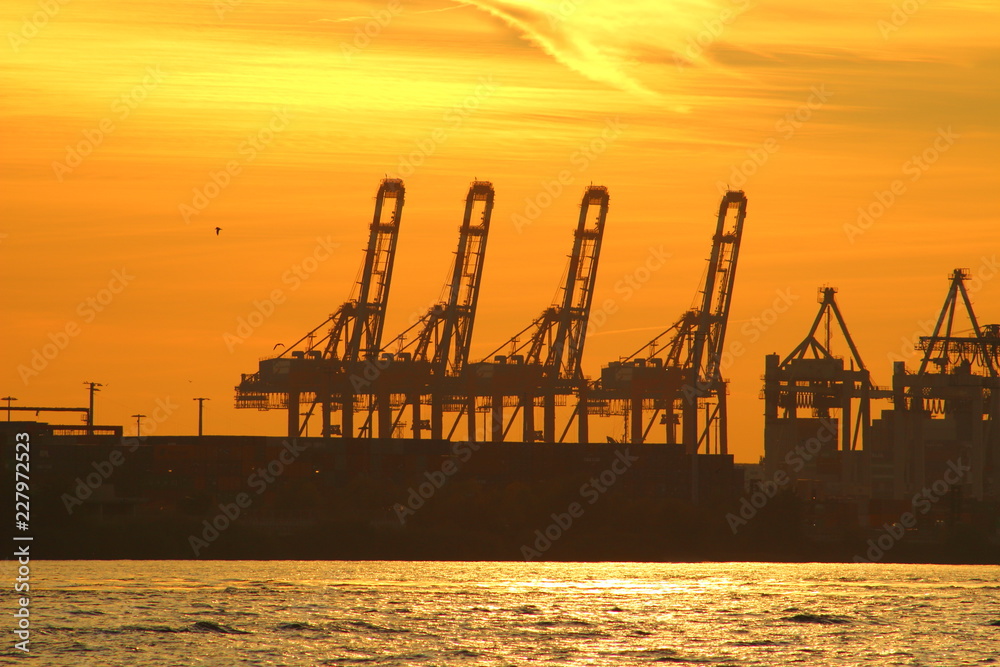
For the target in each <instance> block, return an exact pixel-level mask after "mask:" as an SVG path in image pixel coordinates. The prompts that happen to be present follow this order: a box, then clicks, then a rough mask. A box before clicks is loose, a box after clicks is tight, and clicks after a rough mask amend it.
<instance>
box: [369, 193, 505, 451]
mask: <svg viewBox="0 0 1000 667" xmlns="http://www.w3.org/2000/svg"><path fill="white" fill-rule="evenodd" d="M493 198H494V192H493V185H492V184H491V183H489V182H488V181H474V182H473V183H472V185H471V186H470V187H469V193H468V195H467V196H466V198H465V215H464V217H463V219H462V226H461V228H460V229H459V235H458V249H457V250H456V251H455V261H454V264H453V266H452V271H451V278H450V280H449V282H448V284H447V286H446V287H445V292H444V294H443V297H444V298H443V299H442V300H441V301H440V302H439V303H436V304H434V305H433V306H431V308H430V309H429V310H428V311H427V312H426V313H425V314H424V315H423V316H422V317H421V318H420V319H419V320H418V321H417V322H415V323H414V324H413V325H411V326H410V327H409V328H408V329H406V330H405V331H403V332H402V333H401V334H399V335H398V336H396V337H395V338H394V339H393V340H391V341H390V342H389V343H387V344H386V346H385V348H384V349H383V350H382V358H381V359H380V360H379V367H380V371H381V372H380V373H379V376H378V378H377V379H376V380H375V381H374V382H373V385H374V393H375V396H376V402H377V409H378V415H379V435H380V436H381V437H389V436H390V435H391V434H392V433H394V432H395V430H396V427H397V426H398V425H399V424H400V419H401V418H402V416H403V413H404V412H405V409H406V407H407V406H408V407H409V409H410V411H411V415H412V420H413V424H412V430H413V437H414V438H420V437H421V432H422V431H423V430H425V429H427V428H429V430H430V432H431V437H432V438H436V439H440V438H442V437H443V435H444V413H445V412H446V411H454V406H456V405H458V406H459V407H458V409H459V410H462V409H467V408H468V407H469V406H468V400H467V399H465V398H464V397H463V393H464V392H463V389H462V387H461V386H460V385H461V382H460V378H461V377H462V374H463V373H464V371H465V367H466V364H467V363H468V360H469V348H470V345H471V344H472V331H473V326H474V324H475V318H476V307H477V305H478V302H479V287H480V284H481V283H482V276H483V265H484V261H485V258H486V244H487V240H488V238H489V230H490V218H491V216H492V214H493ZM394 396H400V397H402V398H401V401H398V402H397V401H394V398H393V397H394ZM425 397H429V401H430V406H431V418H430V420H429V421H427V420H425V419H422V418H421V404H422V403H423V402H424V401H425ZM394 407H399V408H400V409H399V410H398V411H397V412H396V414H395V416H393V414H392V409H393V408H394ZM468 412H469V414H473V415H474V410H468ZM366 427H368V428H370V424H369V425H366Z"/></svg>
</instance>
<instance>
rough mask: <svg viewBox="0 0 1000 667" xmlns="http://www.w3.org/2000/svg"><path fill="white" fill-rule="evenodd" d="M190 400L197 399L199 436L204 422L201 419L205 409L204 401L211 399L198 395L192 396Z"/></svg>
mask: <svg viewBox="0 0 1000 667" xmlns="http://www.w3.org/2000/svg"><path fill="white" fill-rule="evenodd" d="M191 400H192V401H198V435H199V436H200V435H202V425H203V424H204V422H203V421H202V417H203V413H204V411H205V401H210V400H212V399H210V398H202V397H198V398H192V399H191Z"/></svg>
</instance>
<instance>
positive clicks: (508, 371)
mask: <svg viewBox="0 0 1000 667" xmlns="http://www.w3.org/2000/svg"><path fill="white" fill-rule="evenodd" d="M608 202H609V197H608V189H607V188H606V187H604V186H600V185H592V186H590V187H588V188H587V189H586V191H584V194H583V199H582V201H581V203H580V218H579V221H578V223H577V227H576V230H575V231H574V233H573V251H572V253H571V254H570V256H569V267H568V270H567V272H566V281H565V283H564V284H563V287H562V298H561V300H560V301H559V302H558V303H556V304H553V305H552V306H550V307H548V308H546V309H545V310H544V311H543V312H542V314H541V315H540V316H539V317H537V318H536V319H535V320H534V321H533V322H532V323H531V324H530V325H528V326H527V327H525V328H524V329H522V330H521V331H519V332H518V333H517V334H515V335H514V336H513V337H512V338H511V339H510V340H508V341H507V342H506V343H504V344H503V345H501V346H500V347H498V348H497V349H496V350H494V351H493V352H492V353H491V354H490V355H488V356H487V360H489V359H492V360H493V362H492V363H491V362H489V361H484V362H483V363H481V364H478V365H477V366H478V368H477V373H478V374H479V375H480V379H481V380H482V379H484V378H485V379H488V381H487V382H486V384H489V385H491V386H490V387H489V392H487V395H489V396H490V401H491V404H492V410H493V432H492V439H493V440H494V441H500V440H502V439H503V437H504V435H505V434H506V432H507V431H508V430H509V428H510V425H508V426H507V427H506V428H504V427H503V419H504V418H503V398H504V396H517V397H518V401H519V404H518V406H517V410H518V411H521V412H522V427H523V434H524V439H525V441H526V442H530V441H533V440H535V439H537V437H538V434H536V432H535V430H534V405H535V403H534V401H535V397H536V395H537V396H540V398H541V400H542V408H543V419H544V422H543V429H542V432H541V439H542V440H544V441H545V442H555V408H556V396H563V395H568V394H571V393H574V392H575V391H579V388H580V387H579V386H580V385H581V384H582V383H583V374H582V371H581V361H582V359H583V349H584V343H585V342H586V334H587V320H588V319H589V317H590V307H591V302H592V300H593V297H594V285H595V282H596V280H597V267H598V263H599V261H600V254H601V241H602V239H603V238H604V224H605V221H606V219H607V215H608ZM525 336H527V340H525V341H524V342H521V341H522V340H524V337H525ZM505 350H509V354H508V355H501V356H497V355H498V354H499V353H500V352H502V351H505ZM508 361H509V362H511V363H508ZM515 414H516V413H515ZM511 420H513V416H512V417H511Z"/></svg>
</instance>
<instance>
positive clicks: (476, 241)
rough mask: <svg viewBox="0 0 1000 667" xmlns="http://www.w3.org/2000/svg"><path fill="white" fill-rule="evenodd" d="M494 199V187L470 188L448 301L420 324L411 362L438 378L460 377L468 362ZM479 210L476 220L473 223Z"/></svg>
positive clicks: (483, 184)
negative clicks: (426, 363)
mask: <svg viewBox="0 0 1000 667" xmlns="http://www.w3.org/2000/svg"><path fill="white" fill-rule="evenodd" d="M493 195H494V193H493V185H492V184H491V183H489V182H487V181H476V182H474V183H473V184H472V185H471V186H470V187H469V194H468V196H466V198H465V216H464V218H463V219H462V227H461V229H460V230H459V236H458V250H457V251H456V252H455V263H454V266H453V267H452V274H451V282H449V284H448V299H447V300H446V301H444V302H442V303H439V304H436V305H435V306H433V307H432V308H431V310H430V311H429V312H428V313H427V314H426V315H425V316H424V318H423V320H422V321H423V329H422V330H421V332H420V334H419V335H418V337H417V345H416V350H415V352H414V359H415V360H421V361H429V362H431V365H432V368H433V370H434V373H435V375H438V376H444V375H446V374H447V375H452V376H458V375H460V374H461V373H462V371H463V370H464V369H465V364H466V363H467V362H468V360H469V346H470V344H471V343H472V329H473V325H474V324H475V319H476V305H477V304H478V302H479V286H480V284H481V283H482V278H483V263H484V260H485V258H486V241H487V239H488V237H489V231H490V218H491V216H492V215H493ZM480 207H481V212H480V215H479V220H478V221H477V222H473V220H474V218H475V213H476V211H477V209H480Z"/></svg>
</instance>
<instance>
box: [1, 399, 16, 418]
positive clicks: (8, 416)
mask: <svg viewBox="0 0 1000 667" xmlns="http://www.w3.org/2000/svg"><path fill="white" fill-rule="evenodd" d="M16 400H17V399H16V398H14V397H13V396H4V397H3V398H0V401H7V421H10V402H11V401H16Z"/></svg>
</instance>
